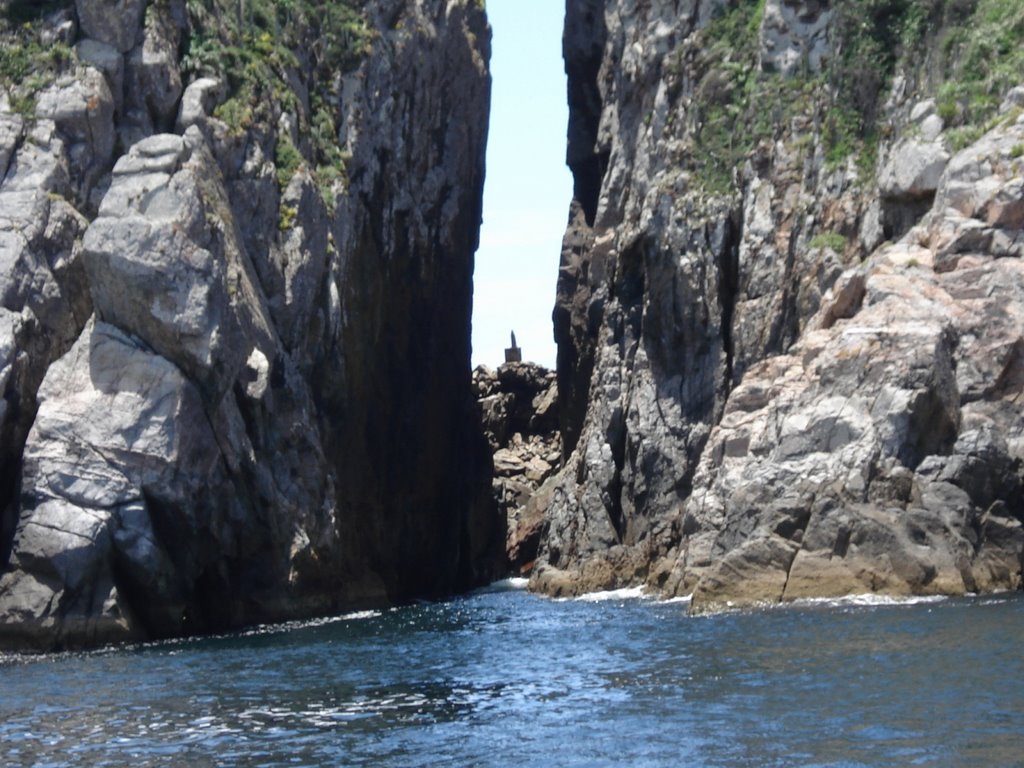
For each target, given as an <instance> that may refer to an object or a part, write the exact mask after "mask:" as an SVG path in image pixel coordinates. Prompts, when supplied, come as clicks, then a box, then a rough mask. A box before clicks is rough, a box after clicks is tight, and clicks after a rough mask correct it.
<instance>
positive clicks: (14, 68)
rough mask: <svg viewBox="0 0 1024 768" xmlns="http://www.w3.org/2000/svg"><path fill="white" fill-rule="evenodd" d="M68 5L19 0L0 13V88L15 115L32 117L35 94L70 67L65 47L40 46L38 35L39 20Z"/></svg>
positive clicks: (61, 0) (54, 44)
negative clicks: (2, 89)
mask: <svg viewBox="0 0 1024 768" xmlns="http://www.w3.org/2000/svg"><path fill="white" fill-rule="evenodd" d="M70 5H71V3H70V2H67V0H59V1H58V2H53V1H52V0H51V1H50V2H24V1H19V2H14V3H12V4H10V5H8V6H5V7H3V9H2V10H0V87H2V88H5V89H7V90H8V91H9V93H10V102H11V108H12V109H13V110H14V111H15V112H19V113H21V114H22V115H25V116H30V115H32V114H33V113H34V112H35V105H36V99H35V97H36V94H37V93H38V92H39V91H40V90H42V89H43V88H45V87H46V86H47V85H49V84H51V83H52V82H53V81H54V80H55V79H56V78H57V76H58V75H59V74H60V73H61V72H63V71H64V70H65V69H67V68H68V67H69V66H70V65H71V62H72V61H73V58H74V57H73V53H72V51H71V48H70V47H69V46H67V45H65V44H64V43H61V42H51V43H48V44H45V45H44V44H43V42H42V40H41V39H40V35H39V20H40V19H42V18H43V17H44V16H46V15H47V14H49V13H52V12H54V11H57V10H60V9H62V8H66V7H69V6H70Z"/></svg>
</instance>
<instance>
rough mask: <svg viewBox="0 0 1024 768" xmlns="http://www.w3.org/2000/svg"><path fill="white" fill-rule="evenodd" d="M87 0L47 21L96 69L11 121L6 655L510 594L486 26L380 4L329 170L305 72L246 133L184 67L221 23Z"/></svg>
mask: <svg viewBox="0 0 1024 768" xmlns="http://www.w3.org/2000/svg"><path fill="white" fill-rule="evenodd" d="M68 5H69V8H68V9H65V10H62V11H58V12H55V13H54V14H52V15H51V16H50V17H47V18H46V19H43V20H40V21H38V22H37V25H38V26H35V27H32V29H38V30H41V31H40V32H39V34H40V35H45V34H50V33H54V34H56V33H55V32H54V30H61V31H60V34H62V35H64V36H65V37H66V40H65V41H64V42H65V44H67V45H68V46H69V47H70V46H72V45H73V46H74V56H73V58H72V59H71V60H70V61H69V62H68V63H67V64H66V66H65V67H64V68H63V70H62V71H61V72H59V73H58V74H56V75H54V77H53V79H52V83H51V84H50V85H47V86H45V87H44V88H43V90H42V91H41V92H39V93H38V94H36V95H35V96H34V99H33V100H32V101H30V102H26V101H25V100H24V99H23V98H22V97H23V96H24V94H23V93H22V92H21V91H17V89H16V87H12V91H11V98H12V99H13V98H15V97H18V98H22V101H20V102H19V104H20V105H21V106H20V107H19V110H15V109H14V108H13V107H12V106H11V101H10V100H9V99H8V98H7V97H6V96H4V97H3V98H2V103H0V107H2V109H0V174H2V178H3V181H2V183H0V299H2V309H0V386H2V387H3V392H4V399H3V401H0V403H2V404H0V468H2V474H3V482H2V484H0V503H2V505H3V515H2V518H0V519H2V521H3V529H2V534H3V535H2V540H0V543H2V545H3V546H2V550H3V557H2V560H3V563H4V564H5V566H6V568H5V573H4V574H3V576H2V577H0V646H3V647H16V648H38V649H51V648H60V647H74V646H83V645H94V644H98V643H104V642H110V641H120V640H131V639H145V638H153V637H165V636H173V635H179V634H182V633H188V632H209V631H213V630H219V629H224V628H230V627H234V626H239V625H242V624H247V623H253V622H261V621H269V620H279V619H284V618H292V617H301V616H309V615H315V614H323V613H327V612H331V611H337V610H343V609H346V608H349V607H352V606H358V605H366V604H383V603H388V602H395V601H401V600H406V599H410V598H413V597H425V598H430V597H438V596H442V595H446V594H450V593H451V592H453V591H455V590H460V589H465V588H468V587H470V586H473V585H476V584H478V583H480V582H482V581H484V580H486V579H488V578H490V577H491V576H493V575H494V574H495V573H496V571H497V569H499V568H500V567H501V540H502V534H503V525H502V524H501V521H500V520H499V518H498V517H497V515H496V512H495V510H494V505H493V502H492V500H491V489H490V456H489V451H488V448H487V443H486V439H485V438H484V436H483V434H482V432H481V430H480V425H479V420H478V417H477V414H476V410H475V401H474V396H473V392H472V391H471V387H470V371H469V338H468V329H469V327H470V323H469V320H470V311H471V297H472V290H471V275H472V264H473V252H474V250H475V248H476V240H477V232H478V227H479V221H480V196H481V189H482V182H483V156H484V144H485V138H486V124H487V107H488V101H489V75H488V69H487V62H488V57H489V35H490V32H489V29H488V27H487V23H486V18H485V17H484V14H483V12H482V9H480V8H479V7H478V4H477V3H475V2H444V1H442V0H410V1H409V2H402V1H400V0H390V1H387V2H385V1H384V0H382V1H381V2H372V3H368V4H366V5H365V8H362V9H361V10H360V12H359V13H360V14H361V16H360V17H358V18H360V19H361V21H360V22H359V23H360V25H362V26H359V27H353V28H354V29H357V30H361V31H360V34H361V35H362V37H361V38H360V39H361V40H362V41H363V42H362V44H361V45H362V48H360V49H359V55H360V58H359V61H357V62H355V63H354V64H353V65H352V66H351V68H349V69H347V70H339V71H337V72H336V73H331V74H330V76H331V78H333V79H332V81H331V82H332V83H333V84H332V85H330V86H329V87H321V88H320V90H319V91H318V94H320V95H319V96H318V98H320V99H324V98H327V102H328V103H327V104H326V105H325V104H324V103H321V102H318V103H317V105H316V106H317V109H318V110H319V112H318V116H319V119H320V123H318V125H319V126H321V127H322V126H323V125H333V126H337V131H338V133H337V136H335V137H333V139H332V138H331V137H330V134H328V136H327V139H329V141H328V144H330V143H332V142H333V143H334V144H335V145H336V147H337V149H335V150H332V151H333V152H335V154H332V155H330V157H333V158H335V159H336V161H337V163H338V165H337V166H336V167H334V168H333V169H332V168H330V167H325V165H324V163H323V157H322V155H323V154H324V150H323V147H324V141H325V137H324V136H323V135H319V136H318V137H317V138H316V141H317V142H319V144H318V145H317V146H318V147H319V149H318V150H314V145H313V139H311V138H310V137H309V136H307V135H306V134H305V133H304V131H305V130H308V126H310V125H311V124H312V123H313V122H314V121H313V119H312V118H311V116H310V114H309V113H308V112H307V111H308V110H311V109H312V107H311V106H310V104H311V98H312V97H311V95H310V92H311V90H312V88H313V81H312V80H311V79H310V78H312V77H313V75H312V74H310V73H311V72H312V71H313V70H312V63H311V62H310V61H305V62H303V61H298V60H297V61H296V63H295V65H294V68H293V69H290V70H288V71H287V72H285V75H286V77H283V80H284V81H287V82H288V83H289V87H290V88H291V89H292V90H291V95H290V96H288V98H282V100H281V102H280V103H276V102H273V103H269V104H263V105H254V107H253V109H254V110H256V111H253V112H251V113H244V112H243V113H242V116H241V118H239V117H238V111H237V106H235V107H234V108H235V110H236V111H234V112H232V111H230V110H219V107H220V106H221V105H224V104H225V103H227V102H226V100H229V99H235V101H234V102H232V103H231V104H234V105H238V104H240V103H242V102H240V101H239V100H238V98H236V97H237V96H238V94H232V92H231V90H230V89H229V87H228V86H227V85H226V84H225V83H224V82H223V81H222V80H219V79H217V78H213V77H209V76H206V77H199V76H197V75H196V73H195V72H194V71H192V70H190V69H189V68H188V67H187V66H185V64H184V63H183V61H182V60H181V58H180V55H181V52H182V51H183V50H184V48H185V42H186V41H188V40H189V39H191V38H194V36H196V35H198V34H200V32H201V30H198V29H196V28H194V27H193V26H192V24H193V21H194V16H193V15H191V14H190V13H189V12H186V8H185V4H184V3H182V2H174V1H173V0H172V2H170V3H152V4H146V3H142V2H122V3H117V4H116V5H117V6H118V8H119V10H118V11H117V12H114V11H113V10H111V4H110V3H109V2H90V1H89V0H79V1H78V2H77V3H76V4H74V8H71V7H70V6H71V4H70V3H69V4H68ZM353 18H357V17H355V16H353ZM69 25H70V26H69ZM19 34H23V33H19ZM353 34H354V33H353ZM304 65H308V68H304ZM282 66H287V65H282ZM318 76H323V73H320V75H318ZM323 94H327V96H326V97H325V96H324V95H323ZM26 103H27V104H28V105H29V106H30V107H31V108H32V112H31V113H28V114H26V113H25V106H24V105H25V104H26ZM231 104H229V106H231ZM257 107H258V109H259V110H264V111H258V110H257V109H256V108H257ZM324 114H329V115H331V117H330V120H329V121H326V122H325V120H324V118H323V115H324ZM229 120H235V122H233V123H229V122H227V121H229ZM317 151H318V152H320V155H317V154H316V152H317ZM342 162H343V163H344V167H343V168H342V167H341V165H340V164H341V163H342ZM339 171H340V173H339ZM328 186H329V187H330V189H327V187H328Z"/></svg>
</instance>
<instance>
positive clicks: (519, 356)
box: [505, 331, 523, 363]
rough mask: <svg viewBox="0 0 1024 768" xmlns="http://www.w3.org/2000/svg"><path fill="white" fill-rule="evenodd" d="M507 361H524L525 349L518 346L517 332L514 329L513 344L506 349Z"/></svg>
mask: <svg viewBox="0 0 1024 768" xmlns="http://www.w3.org/2000/svg"><path fill="white" fill-rule="evenodd" d="M505 362H506V363H521V362H523V350H521V349H520V348H519V347H517V346H516V332H515V331H512V346H511V347H509V348H508V349H506V350H505Z"/></svg>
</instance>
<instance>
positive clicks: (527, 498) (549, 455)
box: [473, 363, 561, 573]
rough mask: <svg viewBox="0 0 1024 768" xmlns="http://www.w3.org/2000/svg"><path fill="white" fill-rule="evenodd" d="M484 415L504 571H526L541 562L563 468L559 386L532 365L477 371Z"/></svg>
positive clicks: (475, 382)
mask: <svg viewBox="0 0 1024 768" xmlns="http://www.w3.org/2000/svg"><path fill="white" fill-rule="evenodd" d="M473 385H474V388H475V389H476V394H477V404H478V407H479V408H480V417H481V420H482V421H483V425H484V430H485V432H486V434H487V439H488V442H489V443H490V447H491V450H492V451H493V452H494V481H493V489H494V499H495V502H496V503H497V505H498V508H499V509H500V510H501V511H502V513H503V514H504V516H505V523H506V531H507V532H506V536H505V554H506V560H507V565H506V568H507V570H508V571H510V572H512V573H528V572H529V571H530V569H531V568H532V567H533V563H534V561H535V560H536V558H537V547H538V545H539V544H540V536H541V527H542V526H543V523H544V510H545V509H546V508H547V505H548V501H549V490H550V488H551V483H549V482H548V481H549V480H551V479H552V478H553V476H554V474H555V472H556V470H557V469H558V467H559V466H560V465H561V435H560V433H559V431H558V384H557V381H556V376H555V373H554V372H553V371H549V370H547V369H546V368H542V367H541V366H539V365H536V364H534V363H506V364H505V365H502V366H501V367H500V368H498V370H497V371H492V370H490V369H489V368H487V367H486V366H480V367H478V368H477V369H476V370H475V371H473Z"/></svg>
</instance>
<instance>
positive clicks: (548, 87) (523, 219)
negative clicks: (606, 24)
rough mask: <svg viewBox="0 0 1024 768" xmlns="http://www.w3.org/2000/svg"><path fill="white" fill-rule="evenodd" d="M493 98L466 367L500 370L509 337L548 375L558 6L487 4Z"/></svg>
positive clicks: (562, 177)
mask: <svg viewBox="0 0 1024 768" xmlns="http://www.w3.org/2000/svg"><path fill="white" fill-rule="evenodd" d="M487 15H488V17H489V18H490V21H491V28H492V29H493V32H494V38H493V50H492V58H491V75H492V77H493V90H492V96H491V126H490V137H489V140H488V145H487V181H486V184H485V186H484V215H483V228H482V229H481V231H480V250H479V251H477V254H476V272H475V278H474V295H473V306H474V309H473V364H474V365H479V364H481V363H483V364H485V365H489V366H490V367H492V368H494V367H497V366H498V365H499V364H500V363H502V362H503V361H504V359H505V358H504V350H505V347H507V346H508V343H509V332H510V331H512V330H514V331H515V332H516V339H517V340H518V342H519V346H520V347H522V349H523V358H524V359H526V360H532V361H533V362H537V363H540V364H542V365H546V366H548V367H550V368H554V365H555V342H554V340H553V338H552V332H551V310H552V308H553V306H554V303H555V281H556V279H557V277H558V258H559V253H560V251H561V244H562V234H563V232H564V231H565V224H566V221H567V219H568V216H569V203H570V201H571V200H572V177H571V175H570V174H569V171H568V169H567V168H566V167H565V135H566V125H567V123H568V119H569V117H568V108H567V107H566V95H565V71H564V67H563V64H562V21H563V18H564V15H565V3H564V0H487Z"/></svg>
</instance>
